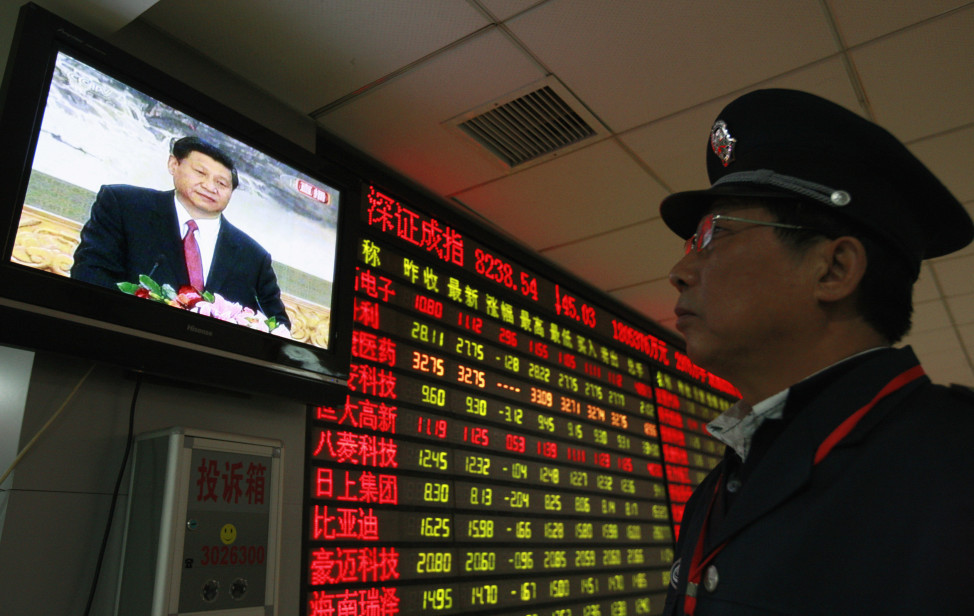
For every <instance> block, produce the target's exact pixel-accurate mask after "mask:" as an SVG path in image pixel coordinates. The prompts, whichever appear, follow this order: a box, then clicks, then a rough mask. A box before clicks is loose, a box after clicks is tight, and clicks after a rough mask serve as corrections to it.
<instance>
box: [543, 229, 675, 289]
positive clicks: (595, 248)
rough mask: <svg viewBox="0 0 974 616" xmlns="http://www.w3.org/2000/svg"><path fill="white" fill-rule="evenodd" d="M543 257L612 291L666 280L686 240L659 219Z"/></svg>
mask: <svg viewBox="0 0 974 616" xmlns="http://www.w3.org/2000/svg"><path fill="white" fill-rule="evenodd" d="M652 238H661V239H659V240H654V239H652ZM541 254H543V255H544V256H545V257H547V258H549V259H551V260H552V261H555V262H556V263H559V264H560V265H562V266H563V267H565V268H566V269H568V270H569V271H571V272H575V273H576V274H578V275H579V276H581V277H582V279H584V280H587V281H588V282H589V283H591V284H592V285H594V286H596V287H598V288H600V289H606V290H611V289H616V288H619V287H628V286H632V285H634V284H637V283H641V282H644V281H646V280H653V279H659V278H664V277H665V276H666V275H667V274H668V273H669V271H670V268H672V267H673V265H674V264H675V263H676V262H677V260H679V258H680V257H682V256H683V240H681V239H680V238H678V237H677V236H676V235H675V234H673V233H671V232H670V231H669V230H668V229H667V228H666V225H664V224H663V221H662V220H661V219H659V218H656V219H653V220H650V221H647V222H643V223H639V224H635V225H632V226H629V227H624V228H622V229H619V230H617V231H611V232H609V233H604V234H602V235H597V236H595V237H592V238H589V239H585V240H582V241H579V242H573V243H571V244H567V245H564V246H558V247H556V248H552V249H550V250H544V251H542V253H541Z"/></svg>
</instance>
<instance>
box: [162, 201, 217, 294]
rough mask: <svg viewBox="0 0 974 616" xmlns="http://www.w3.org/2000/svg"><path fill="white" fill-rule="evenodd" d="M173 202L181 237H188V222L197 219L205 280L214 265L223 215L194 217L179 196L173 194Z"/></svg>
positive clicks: (197, 237)
mask: <svg viewBox="0 0 974 616" xmlns="http://www.w3.org/2000/svg"><path fill="white" fill-rule="evenodd" d="M173 203H174V204H175V208H176V220H177V221H178V222H179V237H180V239H182V238H185V237H186V231H187V227H186V223H187V222H189V221H190V220H195V221H196V228H197V231H196V243H197V244H198V245H199V249H200V259H201V260H202V261H203V281H204V283H205V282H206V279H207V278H208V277H209V274H210V266H211V265H213V255H214V253H215V252H216V239H217V237H218V236H219V235H220V221H222V220H223V215H222V214H221V215H220V216H217V217H216V218H195V219H194V218H193V217H192V216H190V215H189V212H187V211H186V208H185V207H183V204H182V203H180V202H179V198H178V197H176V195H175V193H174V194H173Z"/></svg>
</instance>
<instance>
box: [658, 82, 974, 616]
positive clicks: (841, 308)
mask: <svg viewBox="0 0 974 616" xmlns="http://www.w3.org/2000/svg"><path fill="white" fill-rule="evenodd" d="M707 168H708V172H709V176H710V181H711V184H712V185H711V187H710V188H709V189H706V190H700V191H693V192H684V193H678V194H674V195H671V196H670V197H668V198H666V199H665V200H664V201H663V203H662V205H661V206H660V212H661V215H662V217H663V220H664V221H665V222H666V224H667V225H668V226H669V227H670V229H672V230H673V231H674V232H676V233H677V234H678V235H679V236H680V237H682V238H685V239H686V247H685V255H684V256H683V258H682V259H680V261H679V262H678V263H677V264H676V265H675V266H674V267H673V269H672V271H671V273H670V280H671V282H672V283H673V285H674V286H675V287H676V288H677V290H678V291H679V300H678V302H677V305H676V310H675V312H676V315H677V324H676V326H677V329H678V330H679V331H680V332H681V333H682V334H683V336H684V338H685V339H686V344H687V352H688V354H689V355H690V357H691V359H693V360H694V362H696V363H697V364H698V365H700V366H702V367H704V368H706V369H708V370H710V371H712V372H713V373H715V374H717V375H719V376H721V377H724V378H726V379H727V380H729V381H730V382H731V383H733V384H734V385H735V386H736V387H737V388H738V389H739V390H740V392H741V394H742V400H741V401H740V402H739V403H738V404H736V405H735V406H733V407H732V408H731V409H730V410H728V411H727V412H726V413H724V414H723V415H721V416H720V417H718V418H717V419H716V420H714V421H713V422H711V424H710V425H709V426H708V429H709V430H710V432H711V433H712V434H713V435H714V436H715V437H716V438H718V439H720V440H721V441H723V442H724V443H725V444H726V445H727V447H726V451H725V454H724V458H723V460H722V462H721V463H720V464H719V465H718V466H717V467H716V468H715V469H714V471H713V472H712V473H711V474H710V475H709V476H708V477H707V478H706V479H705V480H704V481H703V483H701V485H700V486H699V487H698V488H697V490H696V491H695V492H694V494H693V497H692V498H691V499H690V502H689V503H688V505H687V507H686V510H685V514H684V517H683V520H682V524H681V532H680V537H679V543H678V547H677V560H676V562H675V564H674V566H673V568H672V570H671V575H670V589H669V594H668V596H667V602H666V608H665V613H666V614H678V615H682V614H697V615H699V616H704V615H711V614H734V615H739V614H828V615H830V616H833V615H836V614H857V615H862V614H882V615H889V614H970V613H974V556H972V555H971V554H972V551H974V487H972V486H971V484H970V483H968V482H970V481H972V478H974V443H972V439H974V399H972V397H971V394H970V390H967V389H965V388H959V387H952V388H947V387H942V386H938V385H934V384H932V383H931V382H930V379H929V378H928V377H927V376H926V375H925V374H924V371H923V368H922V366H921V365H920V364H919V362H918V360H917V358H916V356H915V355H914V354H913V352H912V350H910V349H909V348H908V347H906V348H894V347H893V345H894V344H895V343H896V342H898V341H899V340H900V339H901V338H902V337H903V336H904V335H905V334H906V332H907V331H908V330H909V326H910V317H911V314H912V295H911V292H912V286H913V283H914V282H915V280H916V278H917V275H918V273H919V271H920V262H921V260H923V259H927V258H931V257H937V256H941V255H945V254H948V253H950V252H953V251H956V250H959V249H961V248H963V247H964V246H966V245H967V244H968V243H970V242H971V240H972V238H974V224H972V222H971V218H970V216H969V215H968V214H967V212H966V211H965V210H964V207H963V206H962V205H961V204H960V203H959V202H958V201H957V199H956V198H954V197H953V196H952V195H951V194H950V192H949V191H948V190H947V189H946V188H945V187H944V186H943V185H942V184H941V183H940V182H939V181H938V180H937V179H936V178H935V177H934V176H933V174H931V173H930V171H929V170H928V169H927V168H926V167H925V166H924V165H923V164H922V163H921V162H920V161H919V160H917V159H916V157H914V156H913V155H912V154H911V153H910V152H909V150H908V149H907V148H906V147H905V146H903V145H902V144H901V143H900V142H899V141H898V140H897V139H896V138H895V137H893V136H892V135H891V134H890V133H888V132H887V131H885V130H884V129H882V128H880V127H879V126H876V125H875V124H873V123H871V122H869V121H867V120H865V119H863V118H862V117H860V116H859V115H857V114H855V113H852V112H850V111H849V110H847V109H845V108H843V107H840V106H838V105H835V104H833V103H831V102H829V101H826V100H824V99H822V98H819V97H817V96H813V95H811V94H807V93H803V92H796V91H790V90H760V91H755V92H751V93H749V94H746V95H744V96H741V97H740V98H738V99H736V100H735V101H733V102H732V103H730V104H729V105H728V106H727V107H726V108H724V110H723V111H722V112H721V113H720V115H719V117H718V119H717V121H716V122H715V123H714V124H713V127H712V130H711V134H710V139H709V142H708V144H707Z"/></svg>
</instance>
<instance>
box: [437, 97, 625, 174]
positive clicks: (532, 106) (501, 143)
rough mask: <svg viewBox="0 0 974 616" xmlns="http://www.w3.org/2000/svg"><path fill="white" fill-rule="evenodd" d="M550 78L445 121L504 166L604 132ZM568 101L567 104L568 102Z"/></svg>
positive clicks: (545, 155) (552, 153)
mask: <svg viewBox="0 0 974 616" xmlns="http://www.w3.org/2000/svg"><path fill="white" fill-rule="evenodd" d="M559 86H560V84H558V83H557V82H555V81H554V80H552V79H547V80H545V81H544V82H543V83H542V84H541V85H540V87H539V85H538V84H534V85H533V86H531V87H529V88H528V90H529V91H528V92H526V93H522V92H523V91H522V92H518V93H516V94H515V95H514V97H513V98H511V97H507V98H506V99H504V101H503V102H502V101H494V102H492V103H490V104H488V105H486V106H485V107H481V108H480V109H478V110H475V111H472V112H468V113H466V114H463V115H462V116H460V117H458V118H454V119H453V120H451V121H450V122H449V124H452V125H453V126H455V127H456V128H458V129H460V130H461V131H463V132H464V133H465V134H466V135H468V136H469V137H471V138H472V139H474V140H475V141H476V142H477V143H479V144H480V145H482V146H483V147H484V148H486V149H487V150H488V151H490V152H491V153H492V154H493V155H494V156H496V157H498V158H500V159H501V160H502V161H504V163H505V164H507V165H508V166H509V167H516V166H518V165H523V164H525V163H528V162H538V161H540V160H542V159H545V158H548V157H551V156H557V155H558V154H559V153H564V152H565V151H567V150H568V149H572V148H573V147H574V146H578V145H579V144H581V142H583V141H585V140H586V139H589V138H591V137H594V136H596V135H599V134H606V133H607V131H606V130H605V129H604V128H602V126H601V124H600V123H599V122H598V121H597V120H596V119H595V118H594V117H593V116H592V115H591V114H590V113H588V112H587V111H586V110H585V109H584V108H583V107H582V106H581V105H580V104H579V103H578V102H577V101H575V100H574V99H573V98H572V97H571V96H570V94H568V92H567V89H565V88H564V87H559ZM569 101H571V104H570V102H569Z"/></svg>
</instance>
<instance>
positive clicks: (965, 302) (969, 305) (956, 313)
mask: <svg viewBox="0 0 974 616" xmlns="http://www.w3.org/2000/svg"><path fill="white" fill-rule="evenodd" d="M947 308H948V309H949V310H950V314H951V316H953V318H954V324H955V325H971V324H974V293H970V294H968V295H958V296H956V297H949V298H947Z"/></svg>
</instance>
